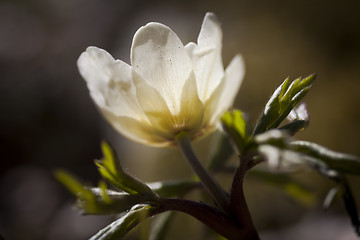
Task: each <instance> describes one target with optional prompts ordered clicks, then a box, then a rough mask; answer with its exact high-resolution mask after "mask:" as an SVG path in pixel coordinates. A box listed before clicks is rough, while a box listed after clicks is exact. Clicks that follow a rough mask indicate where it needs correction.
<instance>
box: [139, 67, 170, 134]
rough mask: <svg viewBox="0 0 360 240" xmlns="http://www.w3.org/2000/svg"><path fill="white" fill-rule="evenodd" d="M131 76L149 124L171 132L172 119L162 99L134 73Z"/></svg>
mask: <svg viewBox="0 0 360 240" xmlns="http://www.w3.org/2000/svg"><path fill="white" fill-rule="evenodd" d="M133 76H134V83H135V86H136V93H137V94H136V95H137V99H138V101H139V103H140V105H141V107H142V109H143V111H144V113H145V114H146V116H147V118H148V119H149V121H150V122H151V124H152V125H153V126H156V127H157V128H159V129H161V130H163V131H167V132H172V131H173V119H172V118H173V117H172V114H171V112H170V110H169V108H168V106H167V104H166V102H165V100H164V98H163V97H162V96H161V95H160V93H159V92H158V91H157V90H156V89H155V88H153V87H151V86H150V85H149V84H148V83H147V82H146V81H145V80H143V79H142V77H141V76H140V75H139V74H137V73H136V72H134V73H133Z"/></svg>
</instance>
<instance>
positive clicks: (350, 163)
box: [290, 141, 360, 175]
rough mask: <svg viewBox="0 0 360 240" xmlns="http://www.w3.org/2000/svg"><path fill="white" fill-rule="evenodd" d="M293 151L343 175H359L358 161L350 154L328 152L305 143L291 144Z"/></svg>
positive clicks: (359, 163)
mask: <svg viewBox="0 0 360 240" xmlns="http://www.w3.org/2000/svg"><path fill="white" fill-rule="evenodd" d="M290 148H291V149H292V150H293V151H296V152H298V153H301V154H303V155H304V156H308V157H311V159H312V160H315V161H320V162H321V163H322V164H323V165H324V164H325V165H326V166H327V167H328V168H329V169H333V170H336V171H337V172H340V173H344V174H357V175H359V174H360V159H359V158H357V157H355V156H352V155H350V154H344V153H339V152H335V151H332V150H329V149H327V148H325V147H323V146H320V145H318V144H315V143H311V142H307V141H294V142H291V144H290Z"/></svg>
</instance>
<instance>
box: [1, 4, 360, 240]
mask: <svg viewBox="0 0 360 240" xmlns="http://www.w3.org/2000/svg"><path fill="white" fill-rule="evenodd" d="M359 9H360V4H359V1H356V0H353V1H341V3H340V2H339V1H310V0H304V1H265V0H259V1H235V0H224V1H209V0H192V1H187V0H183V1H171V0H167V1H163V0H158V1H156V0H152V1H141V0H65V1H62V0H47V1H45V0H3V1H1V2H0V83H1V85H0V113H1V115H0V164H1V165H0V166H1V167H0V194H1V198H0V233H1V235H4V237H5V238H6V239H9V240H11V239H51V240H52V239H86V238H88V237H89V236H91V235H92V234H94V233H95V232H97V231H98V230H99V229H101V228H102V227H103V226H105V225H106V223H108V222H109V221H110V220H111V219H110V218H108V217H100V216H99V217H94V216H80V215H79V212H78V211H77V210H76V209H74V208H72V207H71V203H72V201H73V198H72V197H71V196H70V194H68V193H67V191H66V190H65V189H64V188H63V187H62V186H60V185H59V184H58V183H57V182H55V181H54V180H53V178H52V172H53V170H55V169H58V168H65V169H67V170H69V171H71V172H72V173H74V174H75V175H77V176H78V177H79V178H80V179H83V180H84V181H85V182H87V183H88V184H97V182H98V180H99V175H98V173H97V171H96V168H95V166H94V164H93V161H92V160H93V159H95V158H99V157H100V156H101V153H100V147H99V145H100V141H101V140H102V139H107V140H109V141H110V142H112V144H113V145H115V146H116V149H117V150H118V152H119V155H120V157H121V160H122V161H123V164H124V165H125V166H127V167H128V168H129V171H131V172H133V173H134V174H135V175H137V176H138V177H140V178H142V179H143V180H146V181H159V180H164V179H173V178H180V177H186V176H189V175H190V174H191V173H190V170H189V169H188V167H187V166H186V164H185V161H183V160H182V158H181V157H180V156H179V154H178V152H177V151H176V150H173V149H170V150H168V149H154V148H150V147H146V146H141V145H139V144H136V143H131V142H130V141H128V140H126V139H124V138H123V137H122V136H120V135H119V134H117V133H115V132H114V130H112V129H111V128H110V127H109V126H108V124H107V123H106V122H105V121H104V120H103V118H102V117H101V116H100V114H99V113H98V112H97V110H96V108H95V106H94V104H93V103H92V101H91V99H90V97H89V94H88V90H87V88H86V85H85V82H84V81H83V80H82V79H81V77H80V75H79V73H78V71H77V67H76V60H77V58H78V56H79V55H80V53H81V52H82V51H84V50H85V48H86V47H87V46H90V45H94V46H98V47H101V48H104V49H106V50H108V51H109V52H110V53H111V54H112V55H113V56H114V57H115V58H119V59H122V60H124V61H126V62H129V52H130V46H131V40H132V36H133V34H134V33H135V31H136V30H137V29H138V28H139V27H140V26H142V25H144V24H146V23H147V22H149V21H158V22H162V23H164V24H166V25H168V26H169V27H171V28H172V29H173V30H174V31H175V32H176V33H177V34H178V35H179V37H180V38H181V39H182V41H183V42H184V43H187V42H189V41H196V38H197V35H198V31H199V29H200V25H201V22H202V19H203V17H204V15H205V13H206V12H207V11H213V12H215V14H216V15H217V16H218V18H219V19H220V21H221V22H222V24H223V32H224V38H223V44H224V46H223V59H224V65H225V66H226V65H227V64H228V63H229V61H230V60H231V58H232V57H233V56H234V55H235V54H236V53H238V52H239V53H241V54H243V57H244V59H245V64H246V75H245V80H244V82H243V85H242V88H241V90H240V92H239V94H238V97H237V100H236V103H235V107H237V108H240V109H242V110H243V111H245V112H246V113H247V116H248V117H249V120H250V123H252V124H253V123H254V122H255V121H256V119H257V117H258V115H259V114H260V111H261V110H262V108H263V106H264V104H265V102H266V100H267V98H268V97H269V96H270V95H271V93H272V91H273V90H274V89H275V87H277V86H278V85H279V84H280V83H281V82H282V81H283V79H284V78H285V77H287V76H290V77H291V78H292V79H294V78H295V77H298V76H303V77H304V76H307V75H309V74H311V73H313V72H316V73H317V74H318V79H317V80H316V83H315V85H314V87H313V88H312V90H311V91H310V93H309V95H308V96H307V97H306V100H305V101H306V102H307V106H308V109H309V111H310V114H311V120H312V122H311V124H310V127H309V128H308V129H307V130H306V131H305V132H304V133H302V134H300V135H299V137H301V138H302V139H306V140H310V141H314V142H317V143H319V144H322V145H325V146H327V147H329V148H332V149H334V150H337V151H341V152H348V153H351V154H355V155H358V156H360V148H359V143H360V135H359V131H360V125H359V119H360V112H359V107H360V96H359V92H360V84H359V80H360V79H359V78H360V21H359V17H358V12H359ZM209 141H210V140H205V141H202V142H201V143H197V144H195V146H196V149H197V151H198V152H199V154H200V156H202V158H203V159H204V158H205V157H206V153H207V150H208V149H207V148H208V147H207V146H208V143H209ZM295 177H297V178H299V179H302V181H304V182H307V183H308V184H311V185H312V186H313V189H314V190H315V192H316V195H317V196H318V197H319V199H321V198H323V197H324V194H325V193H326V190H328V189H329V188H330V187H331V186H332V185H331V183H330V182H328V181H325V180H323V179H322V178H320V177H319V176H317V175H316V174H313V173H308V172H303V173H299V174H297V175H296V176H295ZM350 180H351V186H352V188H353V189H354V190H356V189H357V188H358V187H359V178H358V177H351V178H350ZM227 181H229V179H226V178H224V184H226V183H227ZM246 191H247V196H248V201H249V205H250V208H251V211H252V212H253V214H254V220H255V223H256V225H257V226H258V227H259V229H260V232H261V235H262V236H263V239H324V240H325V239H339V240H340V239H344V240H345V239H346V240H349V239H355V236H354V234H353V232H352V229H351V227H350V224H349V220H348V219H347V218H346V216H345V213H344V210H343V208H342V205H341V202H340V201H338V203H336V204H335V207H334V209H333V210H330V212H327V213H323V212H322V211H321V206H320V205H321V201H319V202H318V203H317V204H316V205H315V206H313V207H311V208H308V207H304V206H299V205H298V204H296V203H295V202H293V201H292V200H289V199H288V198H286V196H285V195H284V194H283V192H282V191H280V190H278V189H276V188H271V187H270V188H269V187H266V184H263V183H258V182H255V183H254V182H252V181H249V182H248V183H247V187H246ZM195 197H196V196H195ZM355 197H356V199H357V202H358V204H359V199H360V197H359V193H358V191H357V192H356V193H355ZM176 221H177V222H178V223H180V225H181V226H180V227H179V228H178V229H177V228H173V229H172V230H171V231H172V232H173V234H174V235H173V236H170V237H169V239H185V238H186V239H197V238H198V237H199V236H200V235H201V231H198V229H202V225H201V224H199V223H197V222H192V221H190V218H188V217H187V216H185V215H181V214H180V215H179V216H178V218H177V219H176ZM281 226H282V227H281ZM199 232H200V233H199ZM175 235H176V236H177V238H176V237H174V236H175Z"/></svg>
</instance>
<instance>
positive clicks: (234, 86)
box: [217, 54, 245, 113]
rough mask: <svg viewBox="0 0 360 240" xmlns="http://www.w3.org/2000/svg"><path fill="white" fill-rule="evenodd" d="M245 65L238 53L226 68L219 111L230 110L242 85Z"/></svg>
mask: <svg viewBox="0 0 360 240" xmlns="http://www.w3.org/2000/svg"><path fill="white" fill-rule="evenodd" d="M244 75H245V65H244V61H243V58H242V57H241V55H239V54H238V55H236V56H235V57H234V58H233V59H232V60H231V62H230V64H229V66H228V67H227V68H226V70H225V79H224V80H225V85H224V89H223V91H222V93H221V98H220V100H219V105H218V111H217V112H221V113H222V112H224V111H226V110H228V109H229V108H230V107H231V106H232V105H233V103H234V100H235V97H236V95H237V93H238V91H239V88H240V85H241V83H242V81H243V79H244Z"/></svg>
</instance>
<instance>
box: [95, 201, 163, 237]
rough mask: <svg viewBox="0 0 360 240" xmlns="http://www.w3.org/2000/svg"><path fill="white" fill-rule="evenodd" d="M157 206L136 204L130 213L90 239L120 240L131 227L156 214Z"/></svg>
mask: <svg viewBox="0 0 360 240" xmlns="http://www.w3.org/2000/svg"><path fill="white" fill-rule="evenodd" d="M157 210H158V207H157V206H151V205H143V204H139V205H136V206H134V207H133V208H132V209H131V210H130V211H129V212H128V213H126V214H125V215H124V216H122V217H121V218H119V219H118V220H116V221H114V222H112V223H111V224H109V225H108V226H106V227H105V228H103V229H102V230H100V231H99V232H98V233H96V234H95V235H94V236H92V237H91V238H90V240H118V239H121V238H122V237H124V236H125V234H126V233H128V232H129V231H130V230H131V229H133V228H134V227H135V226H136V225H138V224H139V223H140V222H141V221H142V220H144V219H146V218H148V217H149V216H152V215H154V214H156V212H157Z"/></svg>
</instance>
